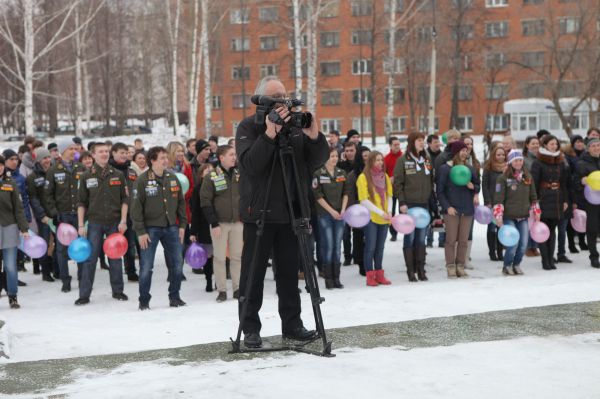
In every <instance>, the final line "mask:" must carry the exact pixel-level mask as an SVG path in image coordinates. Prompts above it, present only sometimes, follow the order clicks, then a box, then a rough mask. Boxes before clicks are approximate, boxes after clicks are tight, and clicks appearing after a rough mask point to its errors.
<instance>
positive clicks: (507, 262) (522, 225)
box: [504, 219, 529, 267]
mask: <svg viewBox="0 0 600 399" xmlns="http://www.w3.org/2000/svg"><path fill="white" fill-rule="evenodd" d="M504 224H506V225H508V226H513V227H516V229H517V230H518V231H519V242H518V243H517V245H514V246H512V247H508V248H507V247H504V267H510V266H519V265H520V264H521V261H522V260H523V254H524V253H525V250H526V249H527V242H528V241H529V224H528V222H527V219H521V220H515V219H506V220H505V221H504Z"/></svg>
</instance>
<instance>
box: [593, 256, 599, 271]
mask: <svg viewBox="0 0 600 399" xmlns="http://www.w3.org/2000/svg"><path fill="white" fill-rule="evenodd" d="M591 261H592V267H594V268H596V269H600V261H599V260H598V258H593V259H591Z"/></svg>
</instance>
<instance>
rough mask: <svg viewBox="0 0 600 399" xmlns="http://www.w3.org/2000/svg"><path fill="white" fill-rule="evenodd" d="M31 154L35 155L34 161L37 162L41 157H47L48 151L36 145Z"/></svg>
mask: <svg viewBox="0 0 600 399" xmlns="http://www.w3.org/2000/svg"><path fill="white" fill-rule="evenodd" d="M33 154H34V155H35V161H36V162H39V161H41V160H42V159H44V158H46V157H49V156H50V151H48V150H47V149H45V148H44V147H38V148H36V149H35V151H33Z"/></svg>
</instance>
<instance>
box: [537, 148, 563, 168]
mask: <svg viewBox="0 0 600 399" xmlns="http://www.w3.org/2000/svg"><path fill="white" fill-rule="evenodd" d="M537 159H539V160H540V162H543V163H546V164H549V165H558V164H561V163H563V162H564V160H565V156H564V154H563V153H562V152H560V151H559V153H558V155H554V154H552V153H550V152H549V151H547V150H546V151H543V149H542V148H540V151H539V152H538V154H537Z"/></svg>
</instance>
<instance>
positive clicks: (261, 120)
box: [250, 95, 312, 129]
mask: <svg viewBox="0 0 600 399" xmlns="http://www.w3.org/2000/svg"><path fill="white" fill-rule="evenodd" d="M250 101H252V103H253V104H256V115H255V116H254V123H256V124H257V125H264V124H265V120H266V118H267V117H268V118H269V120H271V122H273V123H275V124H277V125H281V126H284V125H285V126H289V127H297V128H300V129H304V128H309V127H310V126H311V125H312V114H311V113H310V112H297V111H292V108H295V107H299V106H301V105H304V101H302V100H298V99H296V98H293V99H283V98H274V97H269V96H259V95H254V96H252V97H251V98H250ZM278 105H281V106H284V107H287V109H288V110H289V111H290V120H289V121H287V122H285V121H284V120H283V119H282V118H281V117H280V116H279V114H278V113H277V111H275V109H276V108H277V106H278Z"/></svg>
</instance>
